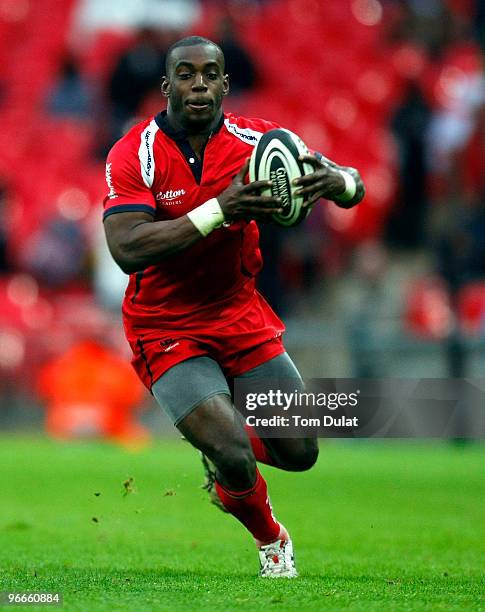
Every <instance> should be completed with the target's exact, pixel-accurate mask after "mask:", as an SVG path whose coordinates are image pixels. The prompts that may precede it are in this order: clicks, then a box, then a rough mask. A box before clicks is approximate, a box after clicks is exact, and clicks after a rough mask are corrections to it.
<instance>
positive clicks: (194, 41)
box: [165, 36, 224, 75]
mask: <svg viewBox="0 0 485 612" xmlns="http://www.w3.org/2000/svg"><path fill="white" fill-rule="evenodd" d="M196 45H210V46H211V47H215V48H216V49H217V50H218V51H219V53H220V54H221V56H222V59H223V60H224V53H223V51H222V49H221V48H220V47H219V45H218V44H217V43H215V42H214V41H213V40H209V39H208V38H204V37H203V36H186V37H185V38H181V39H180V40H177V41H175V42H174V43H173V44H172V45H170V47H169V48H168V50H167V53H166V55H165V71H166V74H167V75H168V73H169V71H170V57H171V55H172V52H173V51H175V49H178V48H179V47H195V46H196ZM223 68H224V66H223Z"/></svg>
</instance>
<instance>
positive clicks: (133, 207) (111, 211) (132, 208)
mask: <svg viewBox="0 0 485 612" xmlns="http://www.w3.org/2000/svg"><path fill="white" fill-rule="evenodd" d="M124 212H144V213H148V214H149V215H152V217H154V216H155V209H154V208H153V206H149V205H148V204H120V205H119V206H113V207H112V208H108V209H107V210H105V211H104V214H103V221H104V220H105V219H106V217H109V216H110V215H116V214H117V213H124Z"/></svg>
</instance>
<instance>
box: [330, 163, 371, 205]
mask: <svg viewBox="0 0 485 612" xmlns="http://www.w3.org/2000/svg"><path fill="white" fill-rule="evenodd" d="M320 155H321V161H322V163H324V164H326V165H327V166H330V168H335V170H340V171H343V172H347V173H348V174H350V176H351V177H352V178H353V179H354V181H355V185H356V188H355V194H354V196H353V197H352V198H351V199H350V200H348V201H346V202H343V201H342V200H340V199H339V198H338V196H337V198H335V199H334V202H335V203H336V204H338V205H339V206H340V207H341V208H352V206H355V205H356V204H358V203H359V202H361V201H362V200H363V199H364V196H365V186H364V183H363V181H362V177H361V176H360V172H359V171H358V170H356V169H355V168H351V167H350V166H339V165H338V164H336V163H335V162H334V161H332V160H331V159H329V158H328V157H325V156H324V155H322V154H321V153H320Z"/></svg>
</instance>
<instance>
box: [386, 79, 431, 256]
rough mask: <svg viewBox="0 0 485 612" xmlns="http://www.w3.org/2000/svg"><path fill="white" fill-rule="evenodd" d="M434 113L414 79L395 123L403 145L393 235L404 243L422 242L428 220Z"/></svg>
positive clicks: (416, 244)
mask: <svg viewBox="0 0 485 612" xmlns="http://www.w3.org/2000/svg"><path fill="white" fill-rule="evenodd" d="M430 116H431V111H430V108H429V106H428V104H427V102H426V100H425V99H424V96H423V94H422V92H421V89H420V87H419V85H418V84H417V83H415V82H413V81H411V82H410V83H409V85H408V90H407V93H406V95H405V97H404V100H403V102H402V104H401V105H400V106H399V107H398V109H397V111H396V113H395V115H394V117H393V120H392V123H391V127H392V130H393V132H394V135H395V136H396V139H397V142H398V147H399V182H400V194H399V201H398V202H397V203H396V206H395V208H394V210H393V213H392V216H391V219H390V222H389V237H390V239H391V240H392V241H393V243H395V244H398V245H400V246H404V247H410V248H415V247H418V246H422V244H423V240H424V225H425V222H426V218H425V217H426V209H427V205H428V202H427V189H426V175H427V168H426V135H427V130H428V125H429V120H430Z"/></svg>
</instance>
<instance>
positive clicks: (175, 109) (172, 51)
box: [162, 36, 229, 131]
mask: <svg viewBox="0 0 485 612" xmlns="http://www.w3.org/2000/svg"><path fill="white" fill-rule="evenodd" d="M224 68H225V64H224V54H223V53H222V50H221V48H220V47H219V46H218V45H216V44H215V43H214V42H212V41H211V40H209V39H207V38H202V37H201V36H189V37H188V38H182V40H179V41H177V42H175V43H174V44H173V45H172V46H171V47H170V48H169V50H168V51H167V57H166V75H165V76H164V78H163V82H162V92H163V95H165V96H166V97H167V98H168V112H169V113H170V114H171V115H172V117H173V118H174V119H175V120H176V121H177V122H179V123H180V124H181V125H182V126H183V127H184V128H186V129H189V130H195V131H197V130H202V129H204V128H206V127H209V126H211V125H212V124H213V123H214V121H216V120H217V119H218V118H219V117H220V114H221V112H222V111H221V107H222V98H223V97H224V96H225V95H226V94H227V93H228V91H229V79H228V76H227V74H225V73H224Z"/></svg>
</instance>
